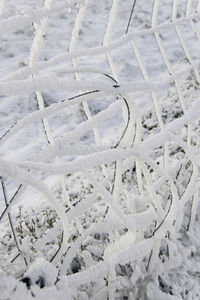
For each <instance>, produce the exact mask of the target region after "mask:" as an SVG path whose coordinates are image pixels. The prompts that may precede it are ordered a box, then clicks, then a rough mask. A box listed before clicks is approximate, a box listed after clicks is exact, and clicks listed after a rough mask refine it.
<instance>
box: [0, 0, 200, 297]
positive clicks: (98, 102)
mask: <svg viewBox="0 0 200 300" xmlns="http://www.w3.org/2000/svg"><path fill="white" fill-rule="evenodd" d="M66 3H67V2H66V1H65V2H62V3H60V4H59V5H56V4H53V1H51V0H45V1H44V7H42V8H40V20H39V21H38V19H37V18H36V16H35V15H34V14H33V13H32V11H31V10H27V14H28V15H25V16H24V17H25V18H24V19H23V22H25V23H26V22H30V23H31V26H33V28H32V29H33V30H34V38H33V41H32V46H31V49H30V53H29V60H28V66H27V68H24V69H22V70H18V72H16V73H11V74H10V75H9V76H8V78H7V77H6V78H5V79H4V81H2V82H1V83H0V84H1V90H2V93H3V95H4V97H7V98H8V99H9V101H11V102H12V97H13V98H14V97H16V95H19V96H20V97H22V96H21V95H23V94H25V95H27V94H28V95H29V96H30V102H32V101H35V102H36V103H34V104H33V105H34V106H33V107H35V106H37V109H36V110H34V111H33V112H31V113H30V108H29V107H28V108H27V110H28V111H29V113H28V114H22V115H20V118H19V120H18V121H17V122H16V123H15V124H14V125H12V126H11V127H10V128H9V129H8V130H7V131H6V132H5V133H4V134H3V135H2V136H1V137H0V146H1V149H2V150H1V151H2V152H1V157H0V175H1V187H2V199H3V201H4V207H3V208H2V213H1V215H0V226H1V234H0V263H1V268H2V269H3V271H4V272H6V273H7V275H12V276H14V277H15V278H16V279H15V280H14V279H13V278H12V277H10V278H9V279H8V282H10V285H9V284H8V283H7V282H6V280H5V277H6V275H5V273H1V274H0V276H1V278H2V280H3V282H5V287H4V291H5V298H6V297H7V298H9V297H10V295H11V294H13V295H14V294H15V297H17V296H18V295H20V291H21V293H24V295H28V297H29V298H30V299H31V298H33V297H38V296H39V297H43V298H44V297H47V295H48V294H49V293H48V291H50V292H51V293H50V294H51V296H50V297H52V298H53V297H54V298H53V299H56V298H58V297H60V296H62V295H64V294H65V293H66V294H67V295H69V298H70V299H95V300H97V299H109V300H112V299H140V300H141V299H152V297H153V296H155V299H156V297H157V299H161V298H162V297H164V296H166V295H165V294H167V296H166V297H168V295H171V296H174V297H176V290H175V288H173V287H171V285H170V284H169V283H168V277H167V276H166V274H165V273H167V272H168V273H169V276H172V275H173V271H174V268H175V267H177V268H179V269H180V266H181V263H182V260H181V258H183V259H185V260H186V259H187V256H191V257H192V254H191V253H197V251H196V250H197V249H193V251H190V249H189V250H188V251H187V253H186V252H185V251H184V250H185V247H186V244H187V243H189V240H190V239H191V240H192V233H193V230H194V228H195V226H196V221H197V218H198V216H197V214H196V211H197V208H198V198H199V140H200V136H199V134H200V132H199V107H200V106H199V100H198V99H199V83H200V80H199V73H198V69H197V67H196V64H195V63H193V59H192V56H191V55H190V52H189V51H187V43H186V42H185V39H186V40H188V39H189V40H190V42H191V37H190V38H188V37H187V38H186V37H184V36H183V34H182V31H181V24H179V23H177V22H176V18H177V14H178V11H177V9H178V6H177V5H176V4H177V2H176V1H173V3H172V10H171V12H172V15H171V16H170V20H171V23H170V24H167V25H166V24H165V23H164V21H163V23H162V22H161V25H159V23H158V24H157V21H158V20H159V17H158V11H159V1H154V4H153V7H152V12H153V13H152V14H151V19H150V27H151V28H150V29H149V26H147V24H146V26H145V24H144V27H145V29H138V30H136V31H134V34H132V33H131V32H130V26H131V19H132V17H133V12H134V9H135V6H136V1H134V2H133V3H132V6H131V14H130V15H129V18H128V22H127V18H126V22H125V21H124V19H123V17H120V16H119V13H118V12H119V11H120V5H119V4H120V2H119V1H118V0H113V2H112V6H111V7H110V11H109V17H108V20H107V21H106V22H105V29H104V32H103V35H104V36H103V43H102V44H101V46H98V47H96V44H92V46H91V45H90V47H89V48H87V49H83V48H82V47H80V48H78V42H80V41H79V40H81V39H82V37H81V36H82V35H83V37H84V38H86V36H87V32H88V31H87V30H88V26H86V25H85V23H84V17H85V15H86V14H87V11H88V10H89V9H91V10H93V11H96V10H97V9H98V8H99V7H96V6H95V4H93V5H92V8H90V3H89V1H78V2H77V1H75V2H74V1H70V2H69V3H68V4H69V5H68V6H67V4H66ZM188 3H189V4H187V7H186V16H185V17H183V20H182V21H181V22H183V23H184V22H186V21H188V20H189V21H190V22H191V27H192V30H193V32H195V33H196V34H197V35H198V30H197V28H196V25H195V22H194V21H193V19H192V20H190V19H188V17H189V16H190V15H191V9H192V4H191V1H188ZM104 4H105V3H104ZM123 5H124V4H123V3H122V6H121V8H122V9H125V8H126V7H124V6H123ZM146 5H149V4H146ZM66 6H67V10H66V11H67V12H68V10H69V6H70V8H71V9H72V11H71V13H70V15H69V18H71V17H72V16H74V15H75V14H77V15H76V21H75V22H71V23H72V24H73V28H71V39H70V40H69V41H68V52H67V53H66V49H65V48H64V50H63V51H64V53H63V54H61V55H55V57H54V55H53V54H52V53H47V54H48V55H49V57H48V58H45V59H44V60H43V61H40V59H41V57H43V56H45V43H46V44H47V45H49V44H48V43H50V41H49V40H48V35H49V34H51V33H52V32H51V30H52V27H54V26H55V25H54V21H55V20H57V21H59V24H60V22H64V21H63V19H64V18H62V21H61V20H60V19H59V18H58V19H57V14H58V15H59V14H60V13H61V12H62V14H63V11H62V10H63V9H64V8H65V9H66ZM105 7H106V8H107V4H105ZM105 11H106V9H105ZM52 15H53V16H54V18H55V19H54V18H52ZM145 16H148V15H146V13H145ZM20 18H21V16H20ZM118 18H119V20H120V22H122V24H123V26H124V24H125V23H126V26H125V30H124V33H123V34H122V35H121V33H120V36H118V35H119V33H116V32H115V31H116V26H115V24H116V20H117V19H118ZM166 19H168V18H167V17H166V16H165V17H164V20H166ZM70 20H71V19H70ZM12 21H13V20H12ZM71 21H72V20H71ZM189 21H188V22H189ZM49 22H50V23H49ZM32 23H33V25H32ZM71 23H70V21H69V25H70V24H71ZM20 24H21V23H20V22H19V18H18V17H17V18H16V19H14V25H16V26H21V25H20ZM163 24H164V25H163ZM140 25H141V24H140ZM12 26H13V25H12ZM12 26H10V27H9V30H11V31H12ZM123 26H122V27H123ZM166 26H168V27H166ZM170 26H173V28H174V30H175V32H176V35H177V36H176V38H175V40H176V41H177V40H178V41H179V42H180V43H181V47H182V49H183V52H184V55H185V57H184V59H182V60H181V59H180V60H179V59H178V58H176V57H175V58H174V57H168V56H170V54H169V53H168V52H167V51H166V50H165V48H166V44H165V39H166V38H167V37H165V36H166V32H165V29H166V28H169V27H170ZM162 30H163V32H162V34H161V33H160V31H162ZM92 32H93V31H92ZM113 34H117V36H118V38H117V39H115V40H114V41H113V36H112V35H113ZM93 35H94V34H93ZM168 39H169V38H168ZM44 41H45V43H44ZM90 42H91V43H92V41H90ZM147 43H148V45H149V47H147ZM191 43H192V42H191ZM55 44H56V43H55ZM60 47H61V45H60ZM175 47H177V46H176V45H175ZM150 48H152V49H151V51H152V56H153V63H154V59H157V57H160V61H161V60H162V63H161V62H160V61H158V63H160V64H161V65H160V64H159V66H158V67H157V68H155V69H153V67H152V66H151V64H152V62H151V59H150V58H151V56H150V52H148V51H150V50H149V49H150ZM56 49H57V48H56ZM144 49H146V51H147V54H146V53H144ZM122 50H123V51H124V52H123V57H126V56H127V57H130V61H128V62H127V64H125V65H124V63H123V62H122V61H123V60H121V61H119V57H118V56H120V55H121V51H122ZM56 51H58V52H59V51H60V49H59V48H58V49H57V50H56ZM115 51H116V53H115V54H114V52H115ZM56 53H57V52H56ZM59 53H60V52H59ZM48 55H47V56H48ZM52 55H53V57H52ZM99 55H100V58H99ZM90 57H93V60H92V61H93V64H92V65H90V64H89V61H88V59H89V58H90ZM102 57H103V58H102ZM131 57H132V62H131ZM123 59H125V58H123ZM174 59H175V61H177V64H178V63H179V64H181V63H183V66H182V65H181V67H182V69H183V70H184V72H183V73H184V74H182V72H181V73H180V74H179V73H178V74H177V73H176V72H175V69H176V68H175V67H174V64H173V61H174ZM38 60H39V61H38ZM67 60H68V64H66V61H67ZM85 60H86V61H85ZM102 60H103V62H102ZM156 61H157V60H156ZM186 62H187V63H189V66H185V65H184V64H185V63H186ZM120 63H121V64H122V65H121V70H120ZM131 64H133V66H134V68H133V69H134V70H136V69H138V70H139V71H140V77H139V75H138V78H140V79H138V80H136V79H135V77H133V76H135V74H133V73H131V71H130V70H132V69H131ZM68 65H70V66H71V67H69V66H68ZM105 66H107V67H106V70H105ZM176 67H177V66H176ZM127 69H128V71H127ZM149 69H150V70H152V71H151V72H152V73H151V72H150V71H149ZM163 69H165V73H164V72H163ZM47 70H48V72H47ZM121 71H122V72H121ZM158 71H159V73H158V74H157V72H158ZM134 72H135V71H134ZM149 73H150V74H149ZM71 74H73V76H71ZM123 74H124V77H125V79H126V80H125V82H124V80H123ZM158 75H159V76H158ZM141 76H142V79H141ZM132 78H133V79H132ZM13 79H14V80H13ZM130 80H131V82H130ZM32 94H34V96H33V95H32ZM49 95H50V98H51V100H50V102H51V103H50V102H48V101H47V100H46V98H47V97H49ZM7 98H6V99H7ZM24 98H26V97H24ZM20 99H21V98H20ZM22 99H23V98H22ZM61 99H62V100H61ZM186 100H187V101H186ZM24 101H26V99H24ZM142 101H144V102H145V103H144V104H143V106H142V105H141V102H142ZM141 106H142V108H141ZM80 107H81V109H82V111H81V113H80ZM9 109H10V110H12V105H11V107H10V106H9ZM19 141H20V143H19ZM12 142H13V143H14V145H15V146H16V147H15V150H14V151H13V150H12V149H11V150H10V149H9V147H10V144H11V143H12ZM19 144H20V145H19ZM5 149H6V150H5ZM8 149H9V151H8ZM13 152H14V153H13ZM2 153H3V154H2ZM16 184H19V185H18V186H17V185H16ZM180 253H181V255H180ZM184 253H186V254H184ZM193 256H194V254H193ZM170 272H171V273H170ZM49 273H50V274H51V275H49ZM171 274H172V275H171ZM45 287H48V289H45ZM156 289H157V293H155V295H154V293H153V291H154V290H156ZM161 295H162V296H161ZM48 296H49V295H48ZM169 297H170V296H169ZM174 297H171V298H172V299H174ZM177 297H178V296H177ZM185 298H186V296H185ZM163 299H164V298H163ZM169 299H170V298H169ZM175 299H176V298H175Z"/></svg>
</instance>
